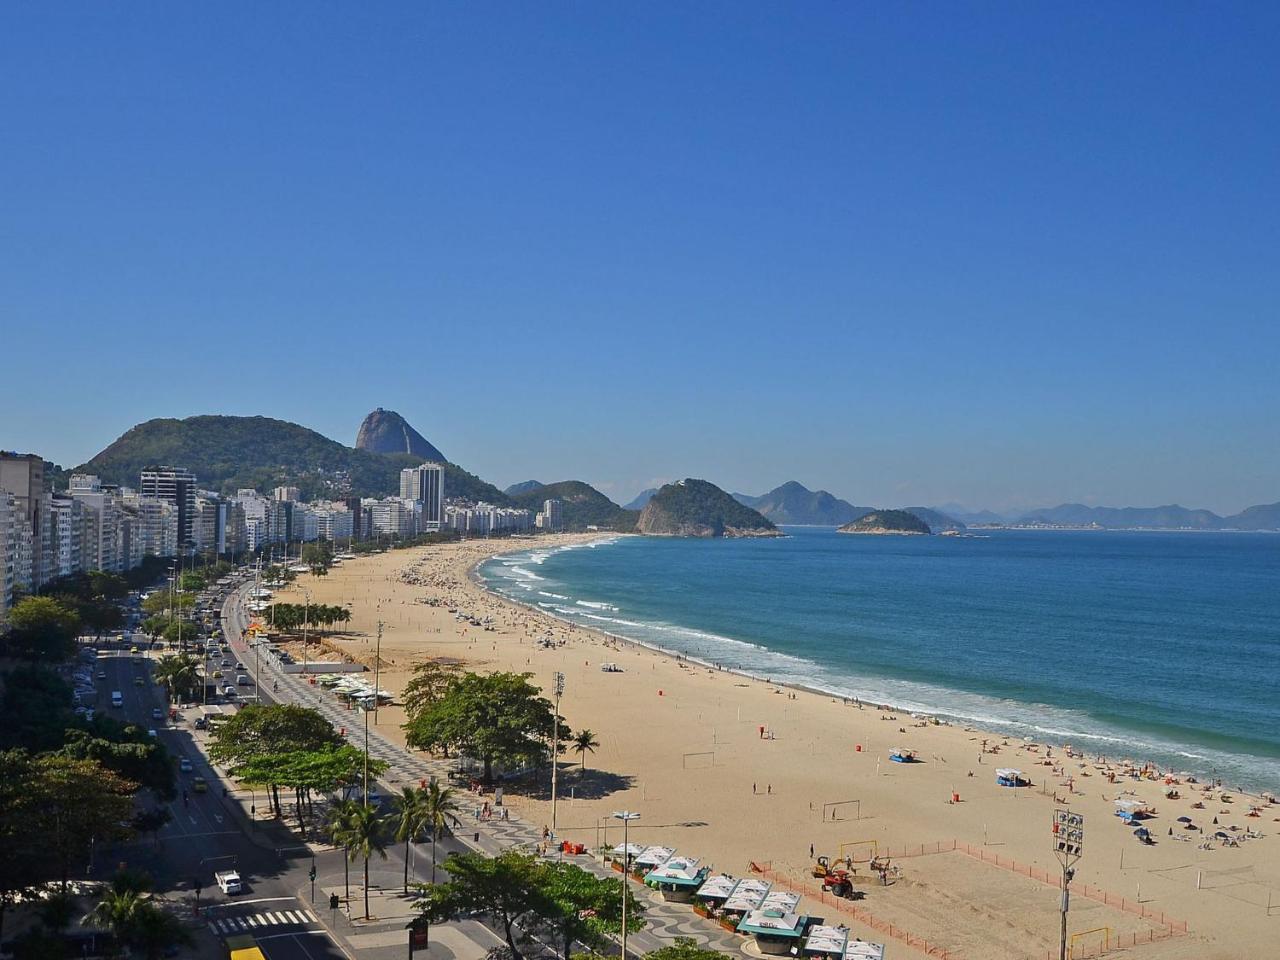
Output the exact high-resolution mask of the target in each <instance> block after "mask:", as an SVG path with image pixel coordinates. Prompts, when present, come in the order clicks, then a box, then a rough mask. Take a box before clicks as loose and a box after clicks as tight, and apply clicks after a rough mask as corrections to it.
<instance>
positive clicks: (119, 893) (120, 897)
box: [83, 887, 146, 943]
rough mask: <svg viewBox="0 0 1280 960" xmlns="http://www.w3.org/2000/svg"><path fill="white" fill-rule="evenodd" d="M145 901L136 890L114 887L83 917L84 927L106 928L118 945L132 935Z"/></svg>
mask: <svg viewBox="0 0 1280 960" xmlns="http://www.w3.org/2000/svg"><path fill="white" fill-rule="evenodd" d="M145 903H146V901H145V900H144V899H143V898H142V894H140V893H139V892H138V891H137V890H131V889H127V888H119V887H114V888H112V889H109V890H107V891H106V893H105V894H104V895H103V897H102V899H101V900H99V901H98V903H97V905H96V906H95V907H94V908H93V909H92V910H90V911H89V913H88V914H87V915H86V916H85V918H84V921H83V923H84V924H85V926H92V925H95V924H96V925H98V926H103V927H106V928H107V929H108V930H110V931H111V933H112V934H113V935H114V936H115V938H116V940H117V941H119V942H120V943H124V942H126V941H127V940H128V939H129V938H130V936H131V935H132V934H133V930H134V926H135V924H136V923H137V922H138V917H139V915H140V914H141V913H142V908H143V906H144V905H145Z"/></svg>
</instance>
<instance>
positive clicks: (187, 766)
mask: <svg viewBox="0 0 1280 960" xmlns="http://www.w3.org/2000/svg"><path fill="white" fill-rule="evenodd" d="M178 769H179V770H181V771H182V772H183V773H190V772H191V769H192V767H191V761H190V760H188V759H187V758H186V757H183V758H182V759H181V760H179V761H178Z"/></svg>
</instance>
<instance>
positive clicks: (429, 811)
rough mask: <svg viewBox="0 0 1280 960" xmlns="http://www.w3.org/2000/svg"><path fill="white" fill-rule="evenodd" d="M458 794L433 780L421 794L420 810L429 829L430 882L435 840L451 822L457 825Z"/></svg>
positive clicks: (434, 854) (432, 870) (433, 881)
mask: <svg viewBox="0 0 1280 960" xmlns="http://www.w3.org/2000/svg"><path fill="white" fill-rule="evenodd" d="M459 806H460V804H459V803H458V794H457V791H455V790H454V789H453V788H452V787H442V786H440V784H439V783H437V782H436V781H435V780H432V781H431V782H430V783H428V784H427V789H426V790H425V791H424V792H423V794H422V809H423V813H424V818H425V823H426V825H427V826H430V827H431V882H432V883H435V882H436V838H437V837H438V836H440V832H441V831H442V830H444V829H445V826H446V825H447V822H448V821H450V820H452V821H453V823H454V826H457V824H458V822H459V821H458V817H457V813H458V808H459Z"/></svg>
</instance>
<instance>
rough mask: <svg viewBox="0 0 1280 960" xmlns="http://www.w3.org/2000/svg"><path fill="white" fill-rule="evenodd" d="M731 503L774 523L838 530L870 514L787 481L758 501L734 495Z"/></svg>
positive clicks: (862, 508)
mask: <svg viewBox="0 0 1280 960" xmlns="http://www.w3.org/2000/svg"><path fill="white" fill-rule="evenodd" d="M733 499H735V500H737V501H738V502H739V503H741V504H743V505H744V506H748V507H751V508H752V509H753V510H758V511H759V512H760V513H761V514H763V515H764V516H765V517H767V518H768V519H770V520H772V521H773V522H774V523H796V524H805V525H808V526H818V527H838V526H840V524H842V523H848V522H849V521H850V520H857V519H858V517H861V516H863V515H864V514H868V513H870V512H871V508H870V507H855V506H854V505H853V504H851V503H849V502H848V501H846V500H840V499H838V498H836V497H833V496H832V495H831V494H829V493H827V491H825V490H810V489H809V488H808V487H806V486H804V485H803V484H801V483H797V482H796V481H795V480H788V481H787V482H786V483H784V484H783V485H782V486H780V487H775V488H774V489H773V490H770V491H769V492H768V493H766V494H764V495H763V496H759V497H752V496H748V495H747V494H745V493H735V494H734V495H733Z"/></svg>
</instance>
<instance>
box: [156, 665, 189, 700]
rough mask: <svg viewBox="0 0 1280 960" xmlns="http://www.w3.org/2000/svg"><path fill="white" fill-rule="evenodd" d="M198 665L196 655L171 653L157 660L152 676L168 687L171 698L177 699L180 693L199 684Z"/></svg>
mask: <svg viewBox="0 0 1280 960" xmlns="http://www.w3.org/2000/svg"><path fill="white" fill-rule="evenodd" d="M197 667H198V663H197V661H196V658H195V657H190V656H186V655H178V656H173V655H170V656H166V657H161V658H160V659H159V660H157V661H156V666H155V670H154V671H153V672H152V676H153V677H154V679H155V682H156V683H159V684H163V685H164V686H165V687H167V688H168V691H169V699H170V700H177V699H178V698H179V695H180V694H183V693H186V692H188V691H189V690H194V689H195V688H196V687H197V686H198V684H199V675H198V673H197Z"/></svg>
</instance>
